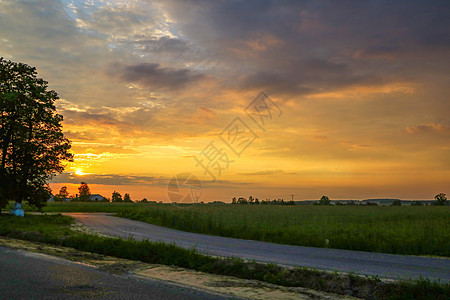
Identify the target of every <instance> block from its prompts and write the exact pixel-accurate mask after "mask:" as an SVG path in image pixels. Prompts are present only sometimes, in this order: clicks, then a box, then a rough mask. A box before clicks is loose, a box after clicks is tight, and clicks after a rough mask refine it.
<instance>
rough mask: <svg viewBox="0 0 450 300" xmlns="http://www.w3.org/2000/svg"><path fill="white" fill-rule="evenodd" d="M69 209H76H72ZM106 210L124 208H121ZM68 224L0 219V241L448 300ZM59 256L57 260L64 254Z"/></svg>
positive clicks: (422, 287)
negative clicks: (90, 231)
mask: <svg viewBox="0 0 450 300" xmlns="http://www.w3.org/2000/svg"><path fill="white" fill-rule="evenodd" d="M72 207H75V206H73V204H72ZM110 207H115V208H116V209H120V208H121V209H123V208H127V206H126V205H125V206H120V205H119V206H115V205H114V206H110ZM73 223H74V220H73V219H72V218H70V217H66V216H61V215H58V214H56V215H43V216H33V215H26V216H25V217H24V218H18V217H14V216H11V215H7V214H0V237H6V238H7V239H11V238H13V239H21V240H27V241H32V242H39V243H45V244H50V245H54V246H63V247H70V248H75V249H77V250H81V251H87V252H91V253H96V254H102V255H109V256H115V257H120V258H126V259H132V260H139V261H142V262H146V263H151V264H165V265H169V266H178V267H183V268H189V269H193V270H197V271H201V272H207V273H213V274H221V275H228V276H236V277H240V278H245V279H253V280H259V281H264V282H268V283H272V284H278V285H283V286H288V287H305V288H308V289H314V290H319V291H326V292H333V293H338V294H345V295H349V294H350V295H353V296H355V297H358V298H362V299H448V298H449V295H450V285H449V284H448V283H445V282H442V283H441V282H439V281H431V280H428V279H419V280H412V281H410V280H406V281H389V282H385V281H382V280H380V279H379V278H377V277H366V276H357V275H355V274H352V273H350V274H339V273H336V272H321V271H318V270H314V269H307V268H301V267H298V268H285V267H283V266H278V265H274V264H263V263H257V262H252V261H244V260H242V259H239V258H219V257H211V256H206V255H203V254H200V253H198V252H197V251H196V250H193V249H191V250H188V249H182V248H179V247H177V246H175V245H170V244H164V243H157V242H149V241H135V240H132V239H119V238H113V237H104V236H96V235H90V234H86V233H83V232H80V231H77V230H73V228H71V225H72V224H73ZM0 245H1V239H0ZM38 249H42V248H41V247H39V248H38ZM54 250H59V249H54ZM44 253H45V251H44ZM59 253H61V254H62V253H64V251H60V252H59ZM70 253H71V254H72V257H75V260H76V261H78V260H77V258H79V257H83V256H85V255H86V253H82V252H74V251H72V250H70ZM62 256H63V257H65V256H64V255H62ZM66 258H68V257H66ZM96 259H97V260H102V259H103V258H101V257H96ZM250 288H251V287H250Z"/></svg>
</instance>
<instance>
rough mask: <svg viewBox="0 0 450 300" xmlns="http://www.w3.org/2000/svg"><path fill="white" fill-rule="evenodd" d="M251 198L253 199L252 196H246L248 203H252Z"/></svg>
mask: <svg viewBox="0 0 450 300" xmlns="http://www.w3.org/2000/svg"><path fill="white" fill-rule="evenodd" d="M253 200H254V199H253V196H249V197H248V203H249V204H253Z"/></svg>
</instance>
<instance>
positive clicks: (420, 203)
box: [411, 201, 423, 206]
mask: <svg viewBox="0 0 450 300" xmlns="http://www.w3.org/2000/svg"><path fill="white" fill-rule="evenodd" d="M411 206H423V203H422V202H420V201H414V202H412V203H411Z"/></svg>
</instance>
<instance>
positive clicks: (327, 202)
mask: <svg viewBox="0 0 450 300" xmlns="http://www.w3.org/2000/svg"><path fill="white" fill-rule="evenodd" d="M319 204H320V205H330V204H331V201H330V198H328V196H322V198H320V200H319Z"/></svg>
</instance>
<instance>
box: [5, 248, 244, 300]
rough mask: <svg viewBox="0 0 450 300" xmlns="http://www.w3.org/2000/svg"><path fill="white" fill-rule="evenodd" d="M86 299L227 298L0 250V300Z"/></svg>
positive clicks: (19, 252) (36, 254)
mask: <svg viewBox="0 0 450 300" xmlns="http://www.w3.org/2000/svg"><path fill="white" fill-rule="evenodd" d="M86 298H89V299H91V298H94V299H211V300H212V299H230V298H227V297H225V296H220V295H217V294H210V293H207V292H203V291H200V290H196V289H190V288H187V287H182V286H178V285H175V284H170V283H166V282H164V281H159V280H153V279H146V278H145V279H144V278H142V277H138V276H134V275H128V274H127V275H113V274H110V273H107V272H102V271H99V270H97V269H95V268H93V267H90V266H86V265H82V264H79V263H75V262H71V261H67V260H64V259H59V258H56V257H52V256H48V255H45V254H39V253H30V252H25V251H21V250H14V249H9V248H4V247H0V299H65V300H67V299H86ZM233 299H235V298H233Z"/></svg>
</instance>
